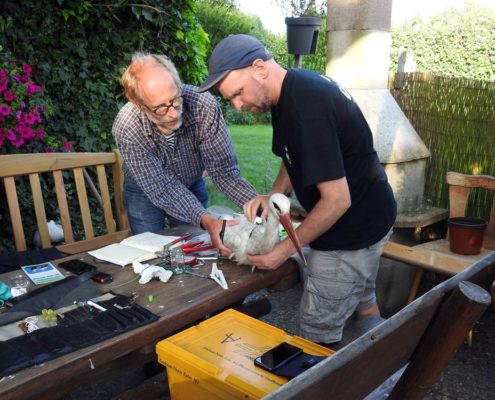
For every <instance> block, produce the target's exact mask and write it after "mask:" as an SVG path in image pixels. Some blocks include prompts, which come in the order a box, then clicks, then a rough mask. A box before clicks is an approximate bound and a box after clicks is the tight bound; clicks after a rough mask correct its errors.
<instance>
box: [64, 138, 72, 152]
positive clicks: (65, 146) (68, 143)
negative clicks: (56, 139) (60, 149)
mask: <svg viewBox="0 0 495 400" xmlns="http://www.w3.org/2000/svg"><path fill="white" fill-rule="evenodd" d="M62 146H64V150H65V151H69V150H70V148H71V146H72V145H71V143H70V142H69V141H68V140H64V141H63V143H62Z"/></svg>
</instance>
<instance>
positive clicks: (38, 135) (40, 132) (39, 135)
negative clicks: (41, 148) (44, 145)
mask: <svg viewBox="0 0 495 400" xmlns="http://www.w3.org/2000/svg"><path fill="white" fill-rule="evenodd" d="M34 133H35V135H36V137H39V138H40V139H43V138H44V137H45V132H43V131H42V130H41V129H38V130H36V131H35V132H34Z"/></svg>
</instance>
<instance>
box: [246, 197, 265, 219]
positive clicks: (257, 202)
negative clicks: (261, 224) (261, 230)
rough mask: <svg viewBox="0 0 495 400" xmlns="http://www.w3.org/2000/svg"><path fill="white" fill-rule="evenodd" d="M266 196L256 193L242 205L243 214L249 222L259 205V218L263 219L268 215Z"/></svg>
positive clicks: (253, 217)
mask: <svg viewBox="0 0 495 400" xmlns="http://www.w3.org/2000/svg"><path fill="white" fill-rule="evenodd" d="M268 199H269V197H268V196H264V195H258V196H255V197H253V198H252V199H251V200H249V201H248V202H247V203H246V204H244V206H243V207H242V208H243V210H244V215H245V216H246V218H247V220H248V221H250V222H254V220H255V218H256V213H257V212H258V208H259V207H260V206H261V208H262V209H263V212H262V214H261V219H263V220H265V219H266V217H267V215H268Z"/></svg>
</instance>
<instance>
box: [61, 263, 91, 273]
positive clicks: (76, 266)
mask: <svg viewBox="0 0 495 400" xmlns="http://www.w3.org/2000/svg"><path fill="white" fill-rule="evenodd" d="M58 266H59V267H62V268H63V269H65V270H67V271H69V272H72V273H73V274H76V275H81V274H84V273H85V272H89V271H95V270H96V268H95V266H94V265H91V264H88V263H86V262H84V261H81V260H68V261H64V262H61V263H60V264H58Z"/></svg>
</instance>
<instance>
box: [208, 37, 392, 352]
mask: <svg viewBox="0 0 495 400" xmlns="http://www.w3.org/2000/svg"><path fill="white" fill-rule="evenodd" d="M212 88H216V89H218V91H219V92H220V93H221V94H222V96H224V97H225V98H227V99H229V100H230V101H231V102H232V105H233V107H234V108H235V109H236V110H249V111H251V112H253V113H262V112H265V111H269V110H271V114H272V125H273V143H272V150H273V152H274V153H275V154H276V155H278V156H279V157H281V158H282V160H283V162H282V163H281V168H280V171H279V174H278V176H277V178H276V179H275V182H274V184H273V187H272V190H271V192H270V193H274V192H281V193H288V192H290V191H291V190H294V192H295V194H296V196H297V198H298V200H299V202H300V203H301V204H302V206H303V207H304V208H305V209H306V211H307V212H308V214H307V217H306V218H305V220H304V221H303V223H302V224H301V225H300V226H299V228H298V229H297V234H298V236H299V239H300V241H301V244H303V245H304V244H309V245H310V247H311V251H310V254H309V262H308V278H307V280H306V282H305V288H304V294H303V297H302V300H301V307H300V334H301V335H302V336H304V337H306V338H308V339H310V340H313V341H316V342H321V343H332V342H338V341H340V340H341V337H342V330H343V327H344V324H345V321H346V320H347V319H348V318H349V317H350V316H351V315H352V314H353V313H354V312H356V313H357V314H358V315H360V316H375V315H379V310H378V306H377V304H376V296H375V280H376V275H377V271H378V266H379V258H380V255H381V253H382V251H383V248H384V246H385V244H386V242H387V241H388V238H389V237H390V234H391V228H392V226H393V223H394V221H395V217H396V204H395V200H394V197H393V193H392V189H391V187H390V185H389V183H388V181H387V176H386V175H385V172H384V170H383V168H382V166H381V165H380V162H379V160H378V156H377V154H376V151H375V150H374V148H373V137H372V133H371V130H370V128H369V126H368V124H367V122H366V120H365V118H364V116H363V114H362V112H361V110H360V109H359V107H358V106H357V104H356V103H355V102H354V100H353V99H352V97H351V96H350V94H349V93H348V92H347V91H346V90H345V89H344V88H342V87H341V86H339V85H338V84H337V83H336V82H334V81H333V80H332V79H330V78H329V77H326V76H323V75H319V74H317V73H315V72H312V71H307V70H302V69H289V70H286V69H284V68H282V67H281V66H280V65H278V64H277V63H276V62H275V60H273V58H272V56H271V55H270V53H269V52H268V51H267V50H266V49H265V47H264V46H263V44H262V43H260V41H259V40H257V39H256V38H254V37H252V36H248V35H233V36H229V37H227V38H225V39H223V40H222V41H221V42H220V43H219V44H218V45H217V46H216V47H215V49H214V50H213V53H212V55H211V58H210V60H209V76H208V78H207V79H206V80H205V82H204V83H203V84H202V85H201V86H200V88H199V91H200V92H203V91H205V90H209V89H212ZM270 193H269V194H270ZM269 194H268V195H269ZM267 201H268V196H257V197H255V198H254V199H252V200H251V201H249V202H248V203H247V204H245V205H244V212H245V214H246V216H247V217H248V218H249V219H250V220H253V219H254V218H255V215H256V211H257V210H258V207H259V206H262V207H263V210H264V211H263V213H264V215H265V214H266V212H267V208H268V207H267ZM264 215H263V217H264ZM294 251H295V248H294V246H293V245H292V243H291V241H290V240H283V241H281V242H279V243H278V244H277V245H276V246H275V247H274V249H273V250H272V251H271V252H270V253H267V254H264V255H258V256H250V257H249V261H250V262H251V263H252V264H253V265H256V266H257V267H258V268H264V269H274V268H278V267H279V266H280V265H281V264H282V263H283V262H284V261H285V260H286V259H287V258H288V257H289V256H290V255H291V254H293V253H294Z"/></svg>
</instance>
